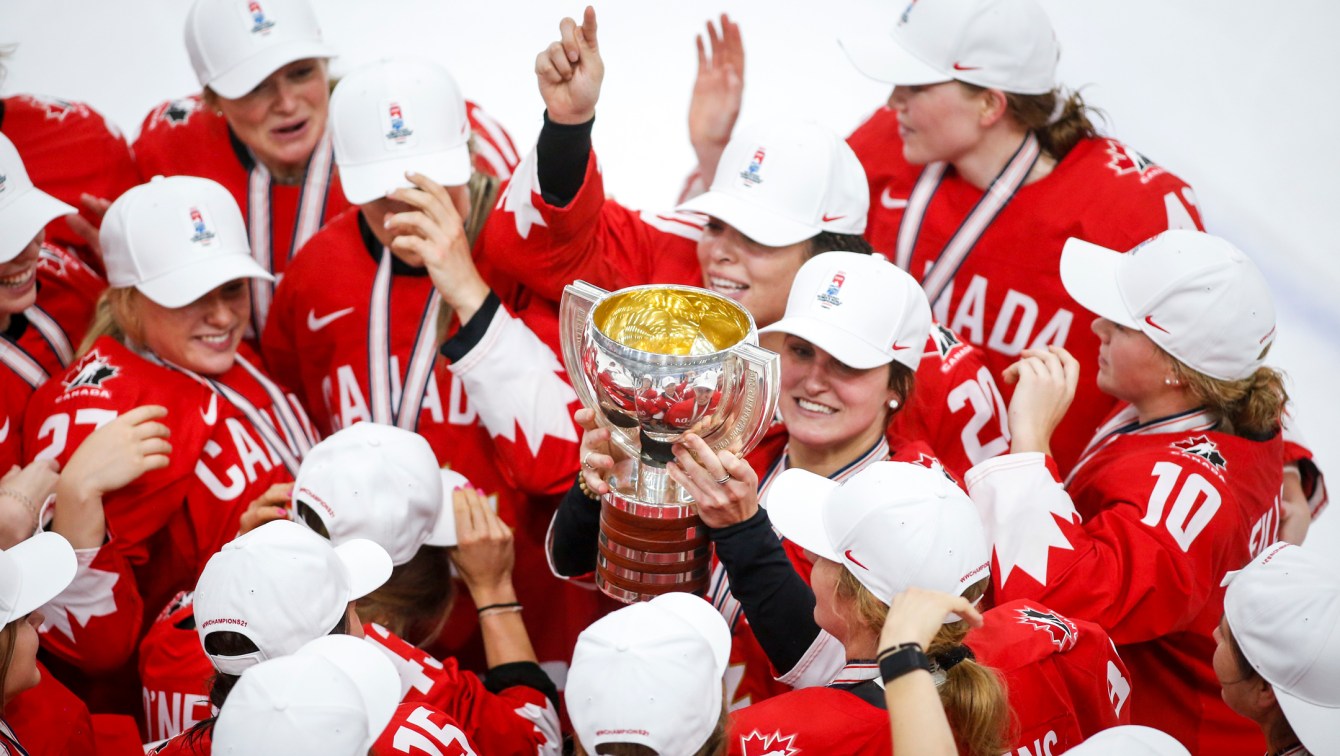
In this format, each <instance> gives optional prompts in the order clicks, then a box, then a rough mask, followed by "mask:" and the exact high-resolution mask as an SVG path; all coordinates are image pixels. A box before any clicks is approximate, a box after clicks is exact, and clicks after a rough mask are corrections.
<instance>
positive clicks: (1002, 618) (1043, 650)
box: [964, 599, 1107, 671]
mask: <svg viewBox="0 0 1340 756" xmlns="http://www.w3.org/2000/svg"><path fill="white" fill-rule="evenodd" d="M982 619H983V623H982V626H981V627H979V628H977V629H975V630H973V631H972V632H970V633H969V634H968V637H967V639H966V640H965V641H964V642H965V643H966V644H967V645H968V646H969V647H970V648H971V649H972V650H973V653H974V654H976V655H977V658H978V660H979V661H981V662H982V663H983V664H986V665H988V666H991V667H995V668H996V669H1000V670H1002V671H1009V670H1011V669H1015V668H1020V667H1026V666H1028V665H1030V664H1033V663H1035V662H1038V661H1041V660H1043V659H1046V658H1048V657H1051V656H1054V655H1056V654H1064V653H1068V652H1070V651H1071V650H1073V649H1075V648H1077V647H1080V646H1081V644H1083V646H1084V647H1086V648H1087V647H1089V646H1091V645H1092V643H1093V641H1095V640H1096V641H1100V642H1107V633H1106V632H1104V631H1103V629H1102V628H1101V627H1099V626H1098V625H1096V624H1094V623H1092V622H1087V621H1085V620H1079V619H1074V618H1072V617H1069V616H1066V615H1064V614H1062V613H1060V612H1057V611H1055V610H1053V609H1051V608H1049V607H1047V606H1045V605H1043V604H1041V603H1039V602H1037V601H1032V600H1027V599H1022V600H1018V601H1008V602H1005V603H1003V604H999V605H997V606H995V607H993V608H991V609H988V610H987V611H985V612H983V613H982Z"/></svg>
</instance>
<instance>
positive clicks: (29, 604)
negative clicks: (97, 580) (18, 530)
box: [0, 532, 78, 627]
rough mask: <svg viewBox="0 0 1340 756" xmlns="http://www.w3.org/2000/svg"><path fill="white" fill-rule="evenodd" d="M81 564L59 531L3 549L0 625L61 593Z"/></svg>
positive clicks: (0, 555)
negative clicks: (58, 533)
mask: <svg viewBox="0 0 1340 756" xmlns="http://www.w3.org/2000/svg"><path fill="white" fill-rule="evenodd" d="M77 567H78V563H77V562H76V561H75V556H74V549H73V548H72V547H71V546H70V542H69V541H67V540H65V538H63V537H62V536H60V535H57V534H56V533H51V532H42V533H38V534H37V535H35V536H33V537H32V538H27V539H25V540H22V541H19V542H18V543H16V544H14V545H13V546H12V547H10V548H8V549H5V550H4V551H0V627H4V626H5V625H8V624H9V623H11V622H13V621H14V620H17V619H21V618H22V617H25V616H27V615H28V614H31V613H32V612H33V611H35V610H36V609H38V608H40V607H42V606H43V605H45V604H46V603H47V602H49V601H51V600H52V599H54V598H56V596H58V595H60V593H61V591H63V590H65V587H66V586H67V585H69V584H70V581H71V580H74V573H75V569H76V568H77Z"/></svg>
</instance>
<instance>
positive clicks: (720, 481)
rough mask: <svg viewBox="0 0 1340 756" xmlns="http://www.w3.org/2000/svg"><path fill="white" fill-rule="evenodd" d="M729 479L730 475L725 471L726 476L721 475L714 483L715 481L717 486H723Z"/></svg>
mask: <svg viewBox="0 0 1340 756" xmlns="http://www.w3.org/2000/svg"><path fill="white" fill-rule="evenodd" d="M730 480H731V475H730V473H726V476H725V477H723V478H722V479H721V480H718V481H717V482H716V483H717V485H718V486H724V485H726V483H727V482H729V481H730Z"/></svg>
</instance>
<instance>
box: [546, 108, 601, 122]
mask: <svg viewBox="0 0 1340 756" xmlns="http://www.w3.org/2000/svg"><path fill="white" fill-rule="evenodd" d="M544 114H545V117H546V118H548V119H549V120H550V121H552V122H553V123H557V124H559V125H561V126H580V125H582V124H584V123H586V122H588V121H590V120H592V119H593V118H595V117H596V109H595V108H594V107H591V108H583V109H581V110H574V111H570V112H563V111H561V110H560V111H557V112H555V111H554V109H553V108H546V109H545V111H544Z"/></svg>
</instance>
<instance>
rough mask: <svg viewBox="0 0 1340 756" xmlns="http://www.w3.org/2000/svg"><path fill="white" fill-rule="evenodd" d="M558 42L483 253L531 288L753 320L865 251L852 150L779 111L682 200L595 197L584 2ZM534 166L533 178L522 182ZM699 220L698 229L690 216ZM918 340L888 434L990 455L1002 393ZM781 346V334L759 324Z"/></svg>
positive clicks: (596, 67)
mask: <svg viewBox="0 0 1340 756" xmlns="http://www.w3.org/2000/svg"><path fill="white" fill-rule="evenodd" d="M560 29H561V34H562V39H561V41H559V42H554V43H553V44H551V45H550V46H549V47H548V48H547V49H546V50H545V51H544V52H542V53H540V55H539V56H538V57H537V59H536V74H537V79H538V81H539V86H540V92H541V94H542V95H543V97H544V100H545V105H546V108H547V110H546V116H545V123H544V127H543V128H542V130H541V132H540V137H539V143H538V144H537V147H536V150H535V152H534V154H533V156H532V157H528V158H527V161H528V163H527V164H528V165H529V161H531V160H534V161H535V170H534V171H533V172H531V171H526V170H523V171H519V172H518V174H517V179H516V180H515V181H514V182H513V184H512V186H511V187H510V189H509V190H508V193H507V197H506V199H505V201H504V207H506V208H511V209H513V211H514V212H516V214H517V218H518V220H519V221H520V220H522V219H526V218H532V217H537V218H539V220H538V221H529V220H527V221H526V222H525V223H524V224H520V223H519V224H518V225H517V228H516V230H517V232H518V236H519V237H521V238H519V239H517V240H515V241H514V242H513V243H510V244H506V245H498V246H496V247H491V248H490V249H489V250H488V253H489V255H490V261H491V262H492V263H494V264H495V265H496V266H497V267H498V268H500V269H502V270H504V271H505V272H507V273H508V274H510V275H513V276H516V277H517V278H518V279H519V280H521V281H522V282H524V283H525V284H526V285H527V286H529V287H531V288H533V289H534V290H535V291H536V292H537V293H538V294H539V295H540V296H543V297H546V298H549V299H551V300H553V301H555V302H556V301H558V299H559V297H560V296H561V293H562V287H563V284H565V283H567V282H570V281H573V280H575V279H578V278H580V279H584V280H586V281H588V282H591V283H593V284H595V285H597V286H601V287H604V288H606V289H610V290H613V289H618V288H622V287H625V286H631V285H641V284H648V283H678V284H687V285H692V286H702V287H706V288H709V289H712V290H714V291H716V292H718V293H720V294H722V295H724V296H727V297H730V298H732V299H734V300H736V301H737V302H739V303H740V304H741V305H742V306H744V307H745V308H746V309H748V310H749V312H750V314H751V315H752V316H753V318H754V322H755V323H756V324H757V325H759V326H760V327H763V326H768V325H771V324H772V323H774V322H775V321H777V320H778V318H780V317H781V316H782V313H783V310H784V309H785V307H786V297H787V294H788V292H789V291H790V289H791V283H792V281H793V280H794V278H795V276H796V271H797V270H799V269H800V266H801V265H802V264H804V262H805V261H806V260H808V259H809V258H811V257H812V256H814V255H816V254H819V253H821V252H828V251H833V250H847V251H852V252H869V251H870V246H869V244H867V243H866V241H865V240H864V239H863V238H862V237H861V232H862V231H863V230H864V229H865V222H866V211H867V209H868V206H869V204H868V198H867V188H866V183H865V176H864V173H863V172H862V170H861V167H860V164H859V162H858V161H857V160H856V156H855V154H854V153H853V152H852V151H851V149H850V148H848V147H847V145H846V144H845V143H844V142H843V141H842V140H841V139H840V138H839V137H838V136H837V135H836V134H834V133H833V132H831V131H830V130H828V129H826V128H823V127H821V126H819V125H817V124H813V123H806V122H802V121H782V122H775V123H768V124H760V125H758V126H757V127H755V128H751V129H748V130H745V129H742V130H741V133H740V135H739V137H738V138H737V139H736V140H733V141H732V142H731V144H730V150H729V151H728V154H727V155H726V156H725V157H724V158H723V159H722V163H721V167H720V169H719V170H718V171H717V174H716V177H715V181H714V182H713V184H712V189H711V191H709V192H708V193H706V194H704V195H702V196H700V197H696V198H694V200H692V201H691V202H689V203H686V204H685V205H684V206H683V207H682V208H681V209H682V210H685V211H689V212H688V213H677V214H671V215H652V214H650V213H637V212H635V211H632V210H629V209H628V208H625V207H622V206H620V205H619V204H618V203H616V202H614V201H608V200H606V198H605V190H604V186H603V183H602V179H601V175H600V171H599V169H598V164H597V161H596V159H595V155H594V153H593V152H592V150H591V138H590V135H591V129H592V125H593V122H594V118H595V115H594V114H595V108H596V104H597V100H598V99H599V94H600V86H601V82H602V80H603V76H604V62H603V59H602V58H601V56H600V51H599V49H598V45H597V40H596V21H595V13H594V11H591V10H589V9H588V11H587V14H586V16H585V17H584V20H583V23H582V24H581V25H580V26H579V25H577V24H576V23H575V22H574V21H573V20H572V19H564V20H563V22H562V23H561V25H560ZM531 175H534V176H536V178H537V181H538V183H528V178H529V177H530V176H531ZM698 213H701V214H702V215H706V216H707V217H708V220H707V222H706V225H705V226H704V221H703V218H702V215H698ZM929 330H930V333H929V335H928V336H927V337H926V338H925V339H923V343H922V344H921V345H910V346H909V347H908V348H910V349H913V350H921V351H923V353H924V354H923V360H922V361H921V365H920V368H919V369H918V373H917V375H918V393H919V395H920V398H919V399H918V400H917V401H915V402H913V403H912V404H911V405H910V406H909V407H907V408H906V409H905V411H903V412H899V413H897V414H895V415H893V416H892V418H893V427H892V428H891V435H893V436H901V437H905V438H910V439H917V440H925V441H926V442H927V443H928V444H930V445H931V446H932V447H933V448H935V449H936V452H937V454H938V455H939V456H940V457H941V459H942V461H943V462H944V463H945V465H946V467H948V468H950V469H951V470H953V471H955V472H958V473H962V472H966V471H967V469H968V468H969V467H971V466H972V465H973V464H976V463H977V462H980V461H982V460H984V459H987V458H989V457H991V456H993V455H995V454H999V453H1001V452H1003V451H1004V450H1005V449H1006V448H1007V442H1006V438H1005V436H1004V433H1005V431H1004V402H1003V400H1002V399H1000V398H999V391H998V389H996V387H995V385H994V379H992V378H991V377H990V373H989V372H988V371H986V370H985V367H984V366H983V365H982V363H981V360H980V357H979V355H978V353H977V351H976V350H975V349H974V348H973V347H971V346H970V345H968V344H966V343H964V342H962V341H960V340H959V339H958V338H957V337H956V336H954V335H953V334H952V333H951V332H950V331H949V330H948V329H944V328H940V327H938V326H937V327H935V328H933V329H929ZM763 339H764V342H763V343H764V345H765V346H768V347H770V348H772V349H774V350H779V349H780V338H779V337H778V336H776V335H771V336H770V335H764V337H763Z"/></svg>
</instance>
